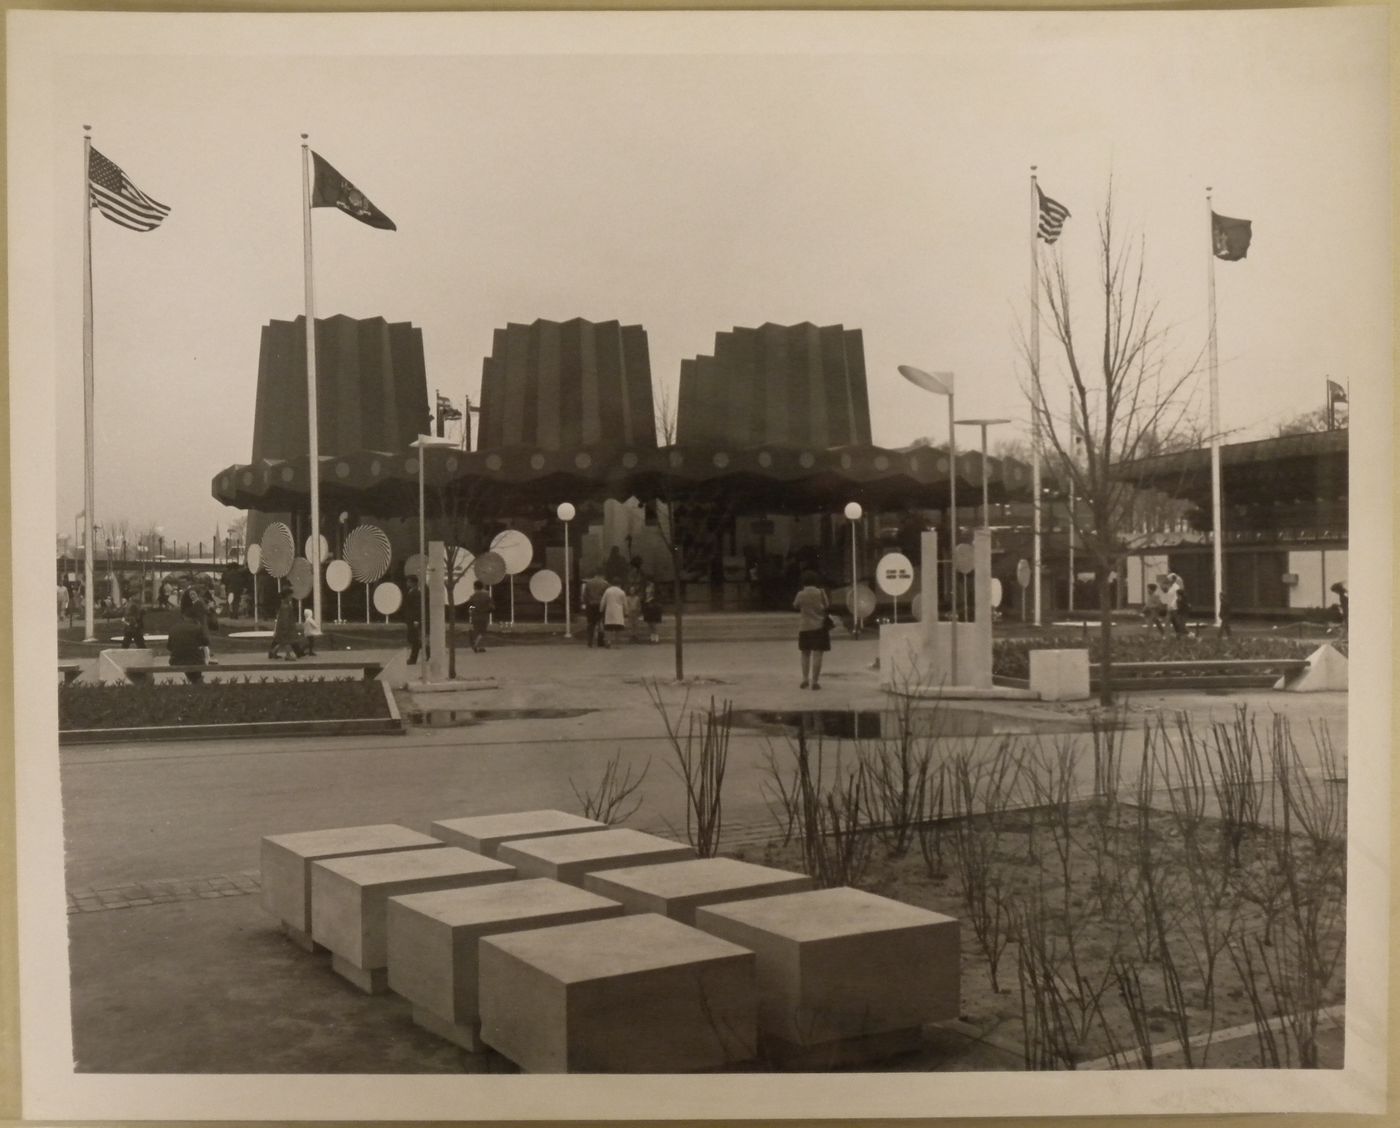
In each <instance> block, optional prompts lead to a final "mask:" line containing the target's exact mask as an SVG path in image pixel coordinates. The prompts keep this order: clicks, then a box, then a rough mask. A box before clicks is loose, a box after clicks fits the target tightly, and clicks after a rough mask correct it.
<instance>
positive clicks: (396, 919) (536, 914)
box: [387, 878, 622, 1053]
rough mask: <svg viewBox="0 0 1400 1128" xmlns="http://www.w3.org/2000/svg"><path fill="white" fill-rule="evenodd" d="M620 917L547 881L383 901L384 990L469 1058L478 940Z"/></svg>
mask: <svg viewBox="0 0 1400 1128" xmlns="http://www.w3.org/2000/svg"><path fill="white" fill-rule="evenodd" d="M621 915H622V906H621V905H619V904H618V903H617V902H616V901H610V900H608V899H607V898H606V897H599V896H596V895H595V894H593V893H585V892H584V891H583V890H582V889H575V888H574V887H573V886H572V885H563V884H561V883H560V882H557V881H550V880H548V879H547V878H533V879H527V880H525V881H508V882H503V883H500V884H497V885H482V886H478V887H475V888H471V889H444V890H440V891H438V892H435V893H409V894H406V895H405V896H402V897H390V898H389V906H388V918H387V920H388V946H389V989H390V990H391V991H395V992H397V993H398V994H400V995H402V996H403V997H404V998H405V999H407V1000H409V1002H411V1003H412V1004H413V1020H414V1021H415V1022H417V1023H418V1025H420V1026H423V1027H426V1028H427V1029H429V1030H431V1031H433V1033H435V1034H438V1035H441V1036H442V1037H444V1038H447V1039H449V1040H450V1041H453V1042H456V1043H457V1045H459V1046H462V1047H463V1048H465V1049H468V1050H471V1051H472V1052H474V1053H476V1052H479V1051H481V1050H482V1049H484V1048H485V1047H484V1046H483V1045H482V1043H481V1040H480V1036H479V1035H480V1030H481V1015H480V1006H479V999H478V994H477V975H478V964H477V945H478V941H479V940H480V939H481V938H482V937H483V936H492V935H495V934H496V933H500V932H523V931H526V930H528V929H532V928H552V927H554V926H556V925H561V924H576V923H578V922H580V921H587V920H603V919H605V918H607V917H616V916H621Z"/></svg>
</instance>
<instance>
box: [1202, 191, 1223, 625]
mask: <svg viewBox="0 0 1400 1128" xmlns="http://www.w3.org/2000/svg"><path fill="white" fill-rule="evenodd" d="M1210 193H1211V188H1210V185H1209V184H1207V185H1206V223H1207V224H1208V225H1209V226H1208V227H1207V231H1208V232H1209V234H1210V240H1209V244H1208V248H1209V251H1210V283H1209V293H1210V312H1209V317H1208V320H1207V322H1206V324H1207V329H1208V337H1207V344H1208V347H1209V357H1210V508H1211V540H1212V553H1211V556H1212V566H1213V569H1214V572H1215V625H1216V626H1217V627H1218V626H1220V593H1221V591H1222V590H1223V589H1224V584H1223V577H1222V571H1223V563H1224V543H1225V542H1224V530H1223V529H1222V527H1221V519H1222V514H1221V508H1222V506H1221V497H1220V372H1219V367H1220V356H1219V347H1218V343H1217V341H1216V324H1215V220H1214V215H1215V208H1214V206H1213V205H1212V204H1211V196H1210Z"/></svg>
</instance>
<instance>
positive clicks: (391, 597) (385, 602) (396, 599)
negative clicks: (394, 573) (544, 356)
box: [374, 582, 403, 615]
mask: <svg viewBox="0 0 1400 1128" xmlns="http://www.w3.org/2000/svg"><path fill="white" fill-rule="evenodd" d="M402 604H403V592H401V591H400V590H399V585H398V584H396V583H393V582H390V583H384V584H380V585H379V586H378V587H377V588H375V589H374V609H375V610H376V611H378V612H379V613H380V614H381V615H392V614H393V613H394V612H395V611H397V610H398V609H399V607H400V606H401V605H402Z"/></svg>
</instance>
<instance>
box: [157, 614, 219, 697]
mask: <svg viewBox="0 0 1400 1128" xmlns="http://www.w3.org/2000/svg"><path fill="white" fill-rule="evenodd" d="M166 646H167V647H168V648H169V650H170V664H171V665H172V666H203V665H205V664H206V663H207V662H208V660H209V629H208V627H206V626H205V611H204V606H203V604H201V603H198V602H196V603H193V604H191V606H190V609H189V611H188V612H187V613H186V614H184V615H182V616H181V617H180V620H179V622H177V623H176V624H175V625H174V626H173V627H171V628H170V638H169V639H168V640H167V642H166ZM185 677H187V678H188V679H189V680H190V681H192V682H202V681H203V680H204V675H203V674H202V673H200V672H199V671H198V670H192V671H189V672H187V673H186V674H185Z"/></svg>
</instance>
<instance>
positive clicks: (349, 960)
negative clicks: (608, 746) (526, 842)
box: [311, 844, 515, 993]
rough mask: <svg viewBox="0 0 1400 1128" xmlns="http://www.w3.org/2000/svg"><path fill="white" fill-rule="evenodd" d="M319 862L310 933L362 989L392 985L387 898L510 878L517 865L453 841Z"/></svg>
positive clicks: (313, 874)
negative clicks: (463, 848)
mask: <svg viewBox="0 0 1400 1128" xmlns="http://www.w3.org/2000/svg"><path fill="white" fill-rule="evenodd" d="M436 845H437V848H436V849H433V850H407V851H398V852H396V853H392V854H368V855H360V856H356V857H349V858H333V859H331V860H329V861H323V862H315V863H314V864H313V865H312V867H311V935H312V938H313V939H314V940H315V941H316V943H318V944H321V945H324V946H325V947H327V948H329V949H330V950H331V952H332V954H333V956H334V959H333V960H332V961H331V966H332V967H334V968H335V970H336V971H338V972H340V974H341V975H343V976H345V977H346V978H347V979H349V980H350V981H351V982H352V983H354V984H355V985H356V986H358V987H360V988H361V989H362V990H365V991H369V992H371V993H373V992H378V991H382V990H383V989H384V988H385V987H386V986H387V985H388V977H387V974H386V972H385V968H386V965H387V964H388V962H389V946H388V938H387V935H386V933H387V924H386V916H387V902H388V899H389V898H390V897H395V896H399V895H401V894H404V893H426V892H430V891H431V890H434V889H460V888H464V887H467V886H472V885H487V884H491V883H493V882H498V881H510V880H511V879H513V878H514V877H515V870H514V868H513V867H511V866H508V865H506V864H505V863H503V862H497V861H493V860H492V859H490V858H483V857H482V856H481V855H480V854H473V853H471V852H470V851H468V850H459V849H457V848H456V847H455V846H443V845H441V844H436Z"/></svg>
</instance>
